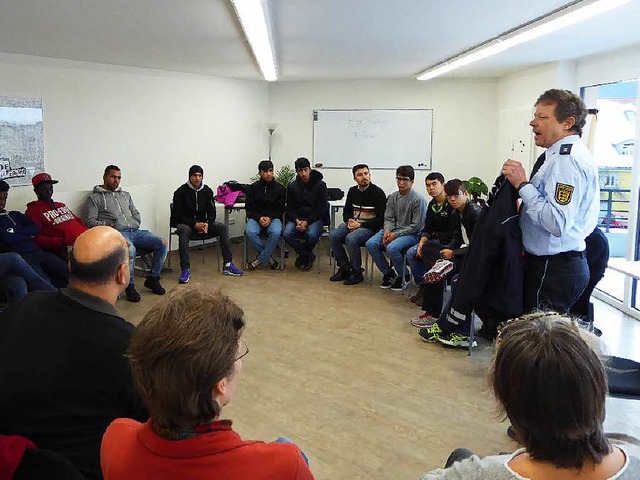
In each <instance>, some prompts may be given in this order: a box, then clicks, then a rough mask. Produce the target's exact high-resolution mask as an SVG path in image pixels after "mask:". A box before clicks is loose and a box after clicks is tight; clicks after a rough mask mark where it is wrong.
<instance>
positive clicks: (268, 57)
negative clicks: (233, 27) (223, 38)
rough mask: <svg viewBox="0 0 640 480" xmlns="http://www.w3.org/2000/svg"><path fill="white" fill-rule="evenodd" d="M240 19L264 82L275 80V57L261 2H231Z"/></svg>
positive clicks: (245, 0) (236, 0) (246, 0)
mask: <svg viewBox="0 0 640 480" xmlns="http://www.w3.org/2000/svg"><path fill="white" fill-rule="evenodd" d="M231 3H232V4H233V7H234V8H235V10H236V15H238V18H239V19H240V23H241V24H242V29H243V30H244V34H245V36H246V37H247V40H248V41H249V45H251V50H253V55H254V56H255V57H256V60H257V62H258V66H259V67H260V70H261V71H262V76H263V77H264V79H265V80H267V81H269V82H273V81H274V80H277V78H278V74H277V72H276V62H275V56H274V55H273V48H272V46H271V40H270V38H269V28H268V27H267V16H266V11H265V6H264V4H263V0H231Z"/></svg>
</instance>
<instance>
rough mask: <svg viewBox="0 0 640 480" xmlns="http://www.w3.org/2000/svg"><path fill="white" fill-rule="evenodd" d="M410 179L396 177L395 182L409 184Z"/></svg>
mask: <svg viewBox="0 0 640 480" xmlns="http://www.w3.org/2000/svg"><path fill="white" fill-rule="evenodd" d="M410 181H411V179H410V178H409V177H396V182H410Z"/></svg>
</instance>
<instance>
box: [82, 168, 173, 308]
mask: <svg viewBox="0 0 640 480" xmlns="http://www.w3.org/2000/svg"><path fill="white" fill-rule="evenodd" d="M121 178H122V177H121V172H120V168H119V167H117V166H116V165H108V166H107V168H105V170H104V175H103V176H102V180H103V184H102V185H96V186H95V187H93V193H92V194H91V195H90V196H89V198H88V199H87V226H88V227H89V228H92V227H96V226H99V225H104V226H107V227H112V228H115V229H116V230H118V231H119V232H120V233H121V234H122V236H124V238H125V239H126V240H127V242H128V244H129V271H130V280H129V286H128V287H127V288H126V290H125V294H126V296H127V300H129V301H130V302H139V301H140V294H139V293H138V291H137V290H136V287H135V281H134V275H133V274H134V263H135V261H136V248H146V249H149V250H153V267H152V268H151V273H150V274H149V276H148V277H147V279H146V280H145V281H144V286H145V287H146V288H148V289H149V290H151V291H152V292H153V293H155V294H156V295H164V293H165V290H164V288H163V287H162V285H161V284H160V273H161V272H162V265H163V264H164V260H165V258H166V257H167V241H166V240H164V239H163V238H160V237H158V236H157V235H154V234H153V233H151V232H150V231H149V230H142V229H140V223H141V222H142V217H141V216H140V212H139V211H138V209H137V208H136V206H135V205H134V204H133V199H132V198H131V195H130V194H129V192H126V191H125V190H123V189H122V188H121V187H120V180H121Z"/></svg>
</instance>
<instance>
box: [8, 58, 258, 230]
mask: <svg viewBox="0 0 640 480" xmlns="http://www.w3.org/2000/svg"><path fill="white" fill-rule="evenodd" d="M0 95H3V96H23V97H40V98H42V100H43V108H44V136H45V138H44V151H45V170H46V171H47V172H48V173H50V174H51V175H52V177H53V178H54V179H58V180H60V183H59V184H57V185H56V190H57V191H59V192H76V191H83V190H88V189H91V188H92V187H93V185H96V184H100V183H102V173H103V170H104V167H105V166H106V165H108V164H111V163H113V164H116V165H118V166H119V167H120V168H121V169H122V187H123V188H124V189H125V190H126V189H127V186H128V185H129V186H134V185H155V187H156V194H155V218H154V219H153V222H150V223H149V225H153V226H154V228H155V229H157V233H158V234H160V235H163V236H166V235H167V226H168V217H169V211H168V210H169V203H170V201H171V196H172V194H173V191H174V190H175V189H176V188H177V187H178V186H180V185H181V184H182V183H184V182H185V181H186V180H187V173H188V168H189V166H190V165H192V164H194V163H197V164H200V165H202V167H203V168H204V170H205V182H206V183H207V184H209V185H210V186H211V187H212V188H213V189H214V190H215V187H216V185H218V184H219V183H222V182H223V181H225V180H229V179H238V180H240V181H246V180H248V179H249V177H250V176H251V175H252V174H253V173H254V172H253V171H254V169H255V165H256V164H257V162H258V161H259V159H261V158H263V157H265V156H266V154H267V149H268V133H267V130H266V127H265V125H264V120H265V118H266V117H267V111H268V95H269V92H268V86H267V84H266V82H251V81H243V80H231V79H221V78H215V77H205V76H198V75H189V74H180V73H172V72H163V71H154V70H148V69H139V68H128V67H118V66H107V65H98V64H89V63H83V62H70V61H61V60H53V59H46V58H40V57H29V56H20V55H8V54H0ZM34 198H35V195H34V193H33V190H32V189H31V187H14V188H12V189H11V191H10V195H9V202H8V204H9V208H11V209H15V210H20V211H24V209H25V204H26V202H28V201H30V200H33V199H34ZM54 198H55V194H54ZM135 200H136V199H135V198H134V201H135Z"/></svg>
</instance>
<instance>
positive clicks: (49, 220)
mask: <svg viewBox="0 0 640 480" xmlns="http://www.w3.org/2000/svg"><path fill="white" fill-rule="evenodd" d="M25 215H26V216H27V217H29V218H30V219H31V220H32V221H34V222H35V223H37V224H38V225H40V234H39V235H36V236H35V237H34V238H33V239H34V240H35V241H36V243H37V244H38V246H39V247H40V248H42V249H43V250H49V251H51V252H53V253H55V254H57V255H60V254H62V253H66V248H67V246H69V245H73V243H74V242H75V241H76V238H78V237H79V236H80V234H82V233H84V232H85V231H86V230H87V227H86V226H85V224H84V223H82V220H80V219H79V218H78V217H76V216H75V215H74V214H73V212H72V211H71V209H69V207H67V206H66V205H65V204H64V203H61V202H51V203H47V202H45V201H44V200H36V201H34V202H29V203H27V211H26V212H25Z"/></svg>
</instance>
